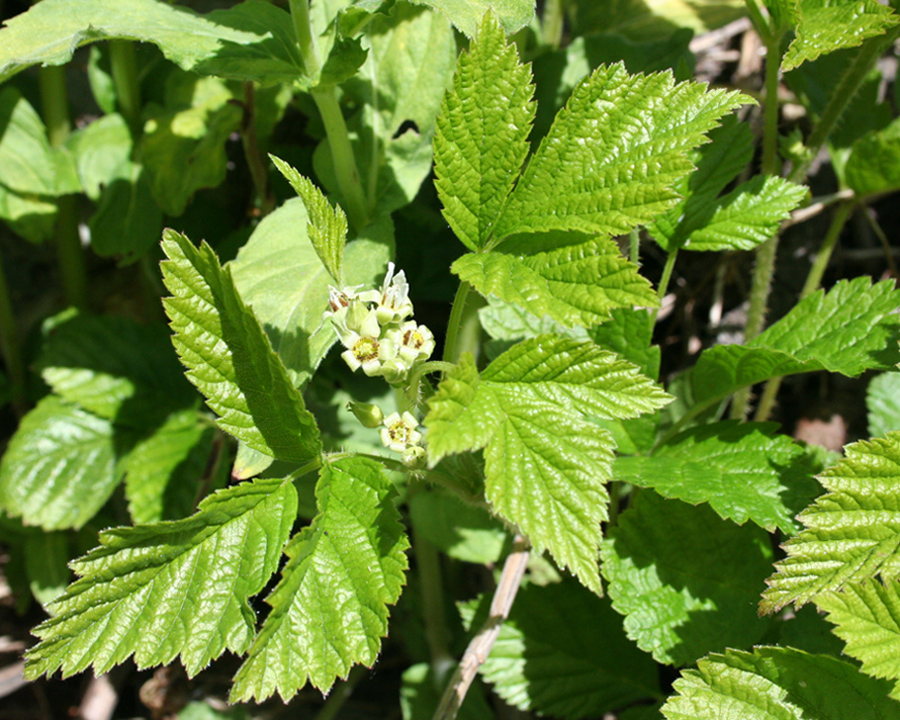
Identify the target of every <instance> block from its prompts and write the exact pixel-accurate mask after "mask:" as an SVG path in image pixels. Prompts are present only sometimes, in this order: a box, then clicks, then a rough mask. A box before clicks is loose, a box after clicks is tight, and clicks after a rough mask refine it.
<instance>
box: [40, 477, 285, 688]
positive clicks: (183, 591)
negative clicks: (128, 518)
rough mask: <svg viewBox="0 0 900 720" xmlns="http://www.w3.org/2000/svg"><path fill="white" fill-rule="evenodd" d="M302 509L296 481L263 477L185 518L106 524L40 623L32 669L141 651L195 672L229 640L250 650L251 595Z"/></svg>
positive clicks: (141, 661)
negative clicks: (177, 659)
mask: <svg viewBox="0 0 900 720" xmlns="http://www.w3.org/2000/svg"><path fill="white" fill-rule="evenodd" d="M296 513H297V493H296V491H295V490H294V487H293V485H292V484H291V482H290V481H287V480H278V479H268V480H256V481H254V482H248V483H241V484H239V485H235V486H234V487H230V488H228V489H227V490H222V491H220V492H217V493H216V494H214V495H211V496H209V497H208V498H206V499H205V500H204V501H203V502H202V503H200V509H199V510H198V512H197V513H196V514H194V515H192V516H191V517H189V518H186V519H184V520H177V521H174V522H163V523H157V524H154V525H138V526H135V527H127V528H115V529H112V530H105V531H103V532H102V533H100V543H101V544H100V547H98V548H96V549H94V550H92V551H91V552H90V553H88V555H86V556H85V557H83V558H81V559H80V560H76V561H75V562H73V563H72V568H73V569H74V570H75V573H76V574H77V575H79V576H80V578H79V579H78V580H76V581H75V582H74V583H73V584H72V585H70V586H69V588H68V589H67V590H66V593H65V595H63V596H62V597H60V598H59V599H58V600H56V601H55V602H54V603H53V604H52V606H51V607H50V608H49V609H50V612H51V615H52V617H51V618H50V619H49V620H46V621H45V622H43V623H42V624H41V625H39V626H38V627H37V628H36V629H35V631H34V632H35V634H36V635H37V636H38V637H39V638H41V642H40V643H39V644H38V645H36V646H35V647H33V648H32V649H31V650H29V651H28V654H27V657H26V670H25V672H26V673H27V675H28V677H31V678H34V677H37V676H38V675H42V674H47V675H50V674H52V673H53V672H55V671H56V670H57V669H60V670H62V674H63V677H68V676H69V675H72V674H74V673H77V672H80V671H81V670H84V669H86V668H88V667H92V668H93V669H94V671H95V672H96V673H98V674H99V673H102V672H106V671H107V670H109V669H110V668H111V667H113V666H114V665H117V664H119V663H121V662H124V661H125V660H126V659H127V658H128V657H129V656H131V655H134V661H135V663H136V664H137V666H138V667H140V668H144V667H148V666H150V665H160V664H166V663H169V662H171V661H172V660H173V659H174V658H175V657H180V658H181V661H182V663H183V664H184V667H185V670H187V672H188V675H190V676H192V675H196V674H197V673H198V672H200V670H202V669H203V668H204V667H206V666H207V665H208V664H209V662H210V661H211V660H213V659H214V658H216V657H218V656H219V655H221V654H222V653H223V652H224V651H225V650H230V651H232V652H235V653H241V652H244V650H246V649H247V646H248V645H249V644H250V641H251V640H252V638H253V629H254V622H255V614H254V612H253V610H252V608H251V607H250V605H249V603H248V602H247V599H248V598H249V597H250V596H252V595H255V594H256V593H258V592H259V591H260V590H262V588H263V586H264V585H265V583H266V581H267V580H268V579H269V576H270V575H271V574H272V573H273V572H275V569H276V567H277V565H278V559H279V557H280V556H281V548H282V547H283V546H284V543H285V542H286V541H287V538H288V535H289V534H290V530H291V525H292V524H293V522H294V520H295V519H296Z"/></svg>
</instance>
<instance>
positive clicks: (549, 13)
mask: <svg viewBox="0 0 900 720" xmlns="http://www.w3.org/2000/svg"><path fill="white" fill-rule="evenodd" d="M565 16H566V2H565V0H547V2H546V3H545V4H544V17H543V18H542V20H541V28H542V30H543V36H544V38H543V39H544V43H545V44H546V45H549V46H550V47H552V48H553V49H554V50H556V49H558V48H559V46H560V43H561V42H562V36H563V23H564V21H565Z"/></svg>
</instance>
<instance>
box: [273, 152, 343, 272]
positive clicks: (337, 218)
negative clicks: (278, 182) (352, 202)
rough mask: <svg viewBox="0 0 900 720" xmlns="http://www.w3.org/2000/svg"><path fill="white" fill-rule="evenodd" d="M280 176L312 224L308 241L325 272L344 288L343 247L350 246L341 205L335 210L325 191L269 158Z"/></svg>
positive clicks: (308, 231) (275, 159)
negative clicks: (288, 184) (295, 194)
mask: <svg viewBox="0 0 900 720" xmlns="http://www.w3.org/2000/svg"><path fill="white" fill-rule="evenodd" d="M269 157H271V158H272V162H273V163H275V167H276V168H278V172H280V173H281V174H282V175H284V177H285V179H286V180H287V181H288V182H289V183H290V184H291V187H292V188H294V190H295V192H296V193H297V195H299V196H300V199H301V200H303V204H304V205H305V206H306V214H307V216H308V217H309V223H308V224H307V226H306V232H307V234H308V236H309V241H310V242H311V243H312V246H313V248H314V249H315V251H316V255H318V256H319V259H320V260H321V261H322V264H323V265H324V266H325V269H326V270H327V271H328V273H329V274H330V275H331V277H333V278H334V281H335V282H336V283H337V284H338V286H341V285H342V282H343V281H342V279H341V263H342V262H343V260H344V245H346V243H347V216H346V215H345V214H344V211H343V210H342V209H341V207H340V205H336V206H335V207H332V206H331V203H329V202H328V200H326V199H325V196H324V195H323V194H322V191H321V190H319V188H317V187H316V186H315V185H314V184H313V183H312V181H311V180H310V179H309V178H306V177H303V176H302V175H301V174H300V173H298V172H297V171H296V170H295V169H294V168H292V167H291V166H290V165H288V164H287V163H286V162H285V161H284V160H282V159H281V158H277V157H275V156H274V155H270V156H269Z"/></svg>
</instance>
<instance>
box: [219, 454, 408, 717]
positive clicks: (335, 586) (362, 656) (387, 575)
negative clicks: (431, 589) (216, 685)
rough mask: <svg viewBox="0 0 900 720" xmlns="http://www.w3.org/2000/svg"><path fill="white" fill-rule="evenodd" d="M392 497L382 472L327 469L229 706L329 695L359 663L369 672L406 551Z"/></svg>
mask: <svg viewBox="0 0 900 720" xmlns="http://www.w3.org/2000/svg"><path fill="white" fill-rule="evenodd" d="M395 494H396V492H395V490H394V488H393V486H392V485H391V483H390V481H389V480H388V479H387V477H386V476H385V474H384V471H383V470H382V468H381V465H380V464H378V463H377V462H375V461H373V460H367V459H363V458H345V459H341V460H337V461H335V462H327V463H326V464H325V465H324V466H323V468H322V472H321V475H320V478H319V482H318V484H317V486H316V498H317V505H318V514H317V515H316V517H315V519H314V520H313V522H312V525H310V526H309V527H307V528H305V529H304V530H302V531H301V532H300V533H298V534H297V535H295V536H294V538H293V539H292V540H291V542H290V543H289V545H288V546H287V548H286V550H285V552H286V553H287V555H288V563H287V565H286V566H285V567H284V569H283V570H282V577H281V582H280V583H279V584H278V586H277V587H276V588H275V590H274V591H273V592H272V594H271V595H270V596H269V597H268V598H267V600H266V602H268V603H269V605H271V606H272V610H271V612H270V613H269V616H268V617H267V618H266V621H265V622H264V623H263V626H262V629H261V630H260V631H259V635H258V636H257V638H256V640H255V641H254V643H253V646H252V647H251V648H250V651H249V657H248V658H247V660H246V661H245V662H244V664H243V665H242V666H241V669H240V670H238V673H237V675H236V676H235V681H234V687H233V688H232V691H231V699H232V701H233V702H234V701H237V700H244V701H246V700H249V699H250V698H256V699H258V700H262V699H264V698H267V697H269V696H270V695H272V694H273V693H274V692H276V691H277V692H278V693H279V694H280V695H281V697H282V698H284V699H285V700H286V699H288V698H290V697H291V696H293V695H294V693H296V692H297V691H298V690H299V689H300V688H301V687H303V686H304V685H305V684H306V683H307V681H308V682H310V683H311V684H312V685H314V686H315V687H316V688H318V689H319V690H321V691H323V692H327V691H328V690H329V689H330V688H331V686H332V685H333V684H334V681H335V680H336V679H337V678H339V677H346V676H347V673H348V672H349V671H350V668H351V667H352V666H353V665H354V664H356V663H363V664H364V665H368V666H371V665H372V664H373V663H374V662H375V659H376V658H377V657H378V652H379V650H380V649H381V638H382V637H383V636H384V635H386V634H387V620H388V605H393V604H394V603H396V602H397V600H398V599H399V597H400V592H401V589H402V587H403V584H404V582H405V570H406V568H407V559H406V555H405V552H404V551H405V550H406V549H407V547H409V542H408V541H407V539H406V534H405V532H404V529H403V525H402V523H401V522H400V514H399V513H398V512H397V509H396V508H395V507H394V497H395Z"/></svg>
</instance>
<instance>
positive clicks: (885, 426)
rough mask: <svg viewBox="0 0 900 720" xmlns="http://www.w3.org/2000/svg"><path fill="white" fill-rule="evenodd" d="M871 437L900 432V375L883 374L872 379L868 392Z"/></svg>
mask: <svg viewBox="0 0 900 720" xmlns="http://www.w3.org/2000/svg"><path fill="white" fill-rule="evenodd" d="M866 407H867V408H868V410H869V435H870V436H872V437H877V436H879V435H886V434H887V433H889V432H890V431H891V430H900V373H897V372H890V373H882V374H881V375H878V376H877V377H874V378H872V382H870V383H869V388H868V390H867V391H866Z"/></svg>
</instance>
